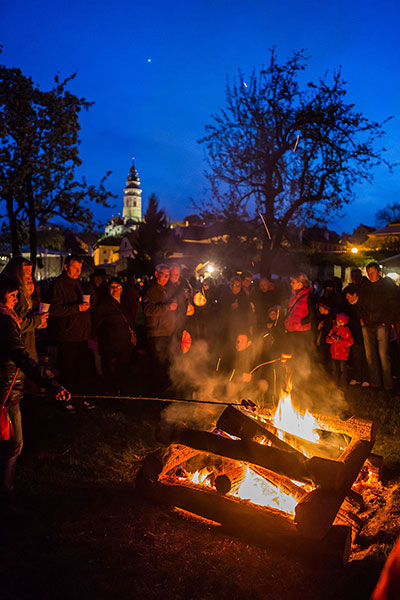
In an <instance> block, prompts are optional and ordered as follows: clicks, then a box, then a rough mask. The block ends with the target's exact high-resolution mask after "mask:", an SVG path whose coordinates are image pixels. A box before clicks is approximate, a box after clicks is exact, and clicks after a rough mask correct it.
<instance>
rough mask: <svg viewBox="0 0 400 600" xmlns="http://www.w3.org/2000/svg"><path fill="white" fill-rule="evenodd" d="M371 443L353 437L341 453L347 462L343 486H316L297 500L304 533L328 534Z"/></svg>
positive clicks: (297, 517) (342, 458)
mask: <svg viewBox="0 0 400 600" xmlns="http://www.w3.org/2000/svg"><path fill="white" fill-rule="evenodd" d="M372 446H373V442H367V441H366V440H354V441H352V442H351V444H350V445H349V446H348V447H347V448H346V450H345V451H344V452H343V454H342V456H341V457H340V462H341V463H342V464H343V466H344V477H343V482H342V486H341V487H340V488H339V489H337V490H330V491H328V490H326V489H325V490H324V489H321V488H320V489H316V490H313V491H312V492H310V493H309V494H307V495H306V496H305V497H304V498H303V499H302V500H301V501H300V502H299V503H298V505H297V506H296V517H295V521H296V525H297V528H298V530H299V532H300V533H301V534H302V535H305V536H307V537H310V538H313V539H322V538H323V537H324V536H325V535H326V534H327V532H328V531H329V529H330V527H331V526H332V523H333V521H334V519H335V517H336V515H337V513H338V511H339V509H340V507H341V505H342V502H343V500H344V499H345V497H346V496H347V494H348V493H349V490H350V488H351V486H352V485H353V483H354V481H355V479H356V478H357V475H358V473H359V471H360V469H361V467H362V465H363V463H364V461H365V460H366V458H367V456H368V455H369V453H370V450H371V448H372Z"/></svg>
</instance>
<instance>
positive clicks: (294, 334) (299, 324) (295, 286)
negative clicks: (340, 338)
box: [285, 273, 314, 359]
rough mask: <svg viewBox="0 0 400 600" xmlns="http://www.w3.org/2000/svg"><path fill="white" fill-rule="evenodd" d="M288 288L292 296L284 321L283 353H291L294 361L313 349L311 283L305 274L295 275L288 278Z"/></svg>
mask: <svg viewBox="0 0 400 600" xmlns="http://www.w3.org/2000/svg"><path fill="white" fill-rule="evenodd" d="M290 286H291V288H292V294H291V296H290V298H289V305H288V312H287V315H286V319H285V328H286V344H285V345H287V348H285V351H286V352H291V353H292V354H293V358H294V359H296V358H297V359H299V358H300V359H301V358H302V357H303V356H304V355H309V353H310V350H312V349H313V348H314V339H313V332H312V323H313V321H314V314H313V305H312V296H311V281H310V280H309V279H308V277H307V275H305V273H297V274H296V275H293V276H292V277H291V278H290Z"/></svg>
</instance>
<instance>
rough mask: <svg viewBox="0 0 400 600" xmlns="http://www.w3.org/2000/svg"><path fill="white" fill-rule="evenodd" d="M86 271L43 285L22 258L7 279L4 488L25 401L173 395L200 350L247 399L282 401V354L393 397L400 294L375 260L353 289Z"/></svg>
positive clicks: (0, 366) (295, 281)
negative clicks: (32, 397)
mask: <svg viewBox="0 0 400 600" xmlns="http://www.w3.org/2000/svg"><path fill="white" fill-rule="evenodd" d="M81 270H82V259H81V258H80V257H79V256H73V255H72V256H68V257H67V259H66V261H65V266H64V269H63V271H62V273H61V274H60V276H59V277H57V278H56V279H54V280H53V281H51V282H41V285H40V286H39V285H38V284H37V283H35V282H34V280H33V278H32V264H31V262H30V261H29V260H27V259H25V258H22V257H19V256H16V257H14V258H12V259H11V260H10V261H9V262H8V264H7V265H6V267H5V268H4V269H3V271H2V273H1V274H0V330H1V334H2V335H1V339H2V342H1V345H0V394H1V400H0V401H1V407H2V408H4V407H5V408H6V409H7V411H8V415H9V418H10V420H11V423H12V427H13V430H14V435H13V436H12V437H10V440H8V441H7V442H5V441H3V442H1V443H0V463H1V465H0V469H1V474H0V476H1V481H0V485H1V489H2V492H11V491H12V489H13V481H14V473H15V465H16V461H17V457H18V455H19V454H20V452H21V449H22V444H23V438H22V427H21V416H20V410H19V403H20V400H21V398H22V397H23V395H24V394H32V393H35V391H36V393H38V392H40V389H42V390H43V389H45V390H47V391H48V392H49V393H52V394H53V395H54V396H55V398H56V399H58V400H63V401H65V402H63V403H62V406H64V410H66V411H67V412H70V413H74V412H75V411H76V408H77V403H78V402H79V400H78V398H79V396H85V395H90V394H92V395H93V394H96V393H97V394H99V393H103V394H104V393H106V394H109V395H115V396H118V395H121V394H128V395H129V394H139V395H142V396H143V395H146V394H147V395H151V396H153V397H154V396H155V397H157V396H158V397H168V395H174V394H175V393H176V392H177V389H178V388H179V389H180V390H182V384H184V381H182V380H180V381H177V380H176V378H174V377H173V375H172V373H173V370H174V369H173V365H174V364H175V365H176V364H179V363H182V361H186V363H185V364H187V365H189V364H190V361H191V360H195V357H194V354H195V353H196V352H197V348H199V344H203V346H202V348H203V349H204V347H205V348H207V351H206V355H205V359H204V360H206V361H207V362H208V368H209V373H210V375H212V376H213V377H216V378H220V381H221V382H222V383H224V384H225V385H226V384H232V385H234V384H236V385H237V386H239V387H237V390H238V392H237V393H241V391H242V390H241V388H240V386H244V388H246V389H247V391H249V390H250V389H252V390H253V392H252V393H254V394H255V396H256V395H257V393H260V394H263V395H265V394H268V393H271V390H272V388H273V387H274V388H276V385H277V382H276V371H275V370H274V371H272V369H271V368H269V367H268V365H271V364H275V362H276V361H279V360H281V361H282V357H285V358H284V360H285V361H286V360H288V359H289V358H290V359H291V371H292V373H293V374H294V375H295V374H296V372H300V371H301V370H302V369H304V364H305V361H306V362H307V361H308V364H312V365H316V364H319V365H320V367H321V368H322V369H323V370H324V371H325V373H326V376H327V377H329V378H331V379H332V380H334V381H336V382H337V385H338V386H340V387H345V386H347V385H350V386H353V385H360V386H362V387H365V388H366V387H373V388H379V387H383V388H384V389H385V390H387V391H391V390H392V389H393V380H394V378H395V377H396V376H397V370H398V354H399V353H398V330H399V322H400V302H399V299H400V298H399V291H400V290H399V288H398V287H397V286H396V285H395V283H394V282H393V281H392V280H391V279H388V278H385V277H382V273H381V270H380V267H379V265H378V264H377V263H375V262H372V263H370V264H369V265H367V267H366V276H363V275H362V272H361V270H359V269H354V270H353V271H352V272H351V283H349V284H348V285H347V286H346V287H345V288H344V289H342V281H341V280H340V279H339V278H332V279H330V280H327V281H324V282H322V283H321V282H320V281H319V280H315V281H313V282H311V281H310V280H309V279H308V277H307V276H306V275H305V274H304V273H297V274H293V275H292V276H291V277H290V279H289V281H288V282H286V281H285V280H283V279H279V280H271V279H269V278H267V277H263V276H261V277H257V278H255V277H253V274H252V273H251V272H248V271H245V272H242V273H241V274H240V275H238V274H236V273H232V274H229V276H228V277H226V276H225V278H220V279H213V278H211V277H206V278H196V277H195V276H194V275H192V274H190V273H187V272H185V273H183V272H182V271H181V268H180V266H179V265H177V264H169V265H167V264H160V265H158V266H157V267H156V269H155V273H154V276H153V277H152V278H149V279H147V280H146V279H144V280H142V281H140V284H139V283H138V282H137V281H136V279H135V277H134V276H132V275H130V276H127V277H125V278H124V280H122V279H120V278H119V277H110V278H107V275H106V272H105V270H104V269H96V270H95V271H94V272H93V274H92V275H91V277H90V280H89V281H83V280H82V279H81ZM225 275H226V274H225ZM289 282H290V283H289ZM38 348H39V354H38ZM38 356H40V359H41V360H40V361H39V360H38ZM203 356H204V351H203ZM52 358H53V359H54V360H53V361H52ZM39 362H40V364H39ZM49 366H52V369H49V368H48V367H49ZM203 372H204V371H203ZM180 373H181V374H182V370H181V371H180ZM272 373H273V374H274V381H272ZM181 379H182V378H181ZM183 379H184V378H183ZM58 381H59V382H60V383H58ZM201 384H202V383H201V382H199V384H198V385H201ZM278 385H279V382H278ZM193 387H195V386H193V382H192V388H193ZM268 390H269V392H268ZM186 391H187V392H189V393H190V392H193V389H188V390H186ZM71 394H72V399H71ZM250 396H251V395H248V397H250ZM80 402H81V406H82V407H84V408H85V409H87V410H91V409H92V408H93V405H92V404H91V403H90V402H88V401H86V400H83V401H82V399H81V401H80Z"/></svg>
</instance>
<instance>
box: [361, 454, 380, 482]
mask: <svg viewBox="0 0 400 600" xmlns="http://www.w3.org/2000/svg"><path fill="white" fill-rule="evenodd" d="M365 466H366V467H368V470H369V472H370V473H372V475H373V476H374V477H375V479H377V480H378V481H380V479H381V477H382V468H383V456H380V455H379V454H370V455H369V456H368V458H367V460H366V461H365Z"/></svg>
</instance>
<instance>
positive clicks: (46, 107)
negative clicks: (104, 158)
mask: <svg viewBox="0 0 400 600" xmlns="http://www.w3.org/2000/svg"><path fill="white" fill-rule="evenodd" d="M74 77H75V74H74V75H72V76H71V77H68V78H66V79H64V80H63V81H60V80H59V78H58V77H57V76H56V77H55V80H54V87H53V88H52V89H50V90H49V91H41V90H40V89H39V87H38V86H36V85H35V84H34V82H33V81H32V79H31V78H30V77H26V76H25V75H23V73H22V72H21V70H20V69H17V68H8V67H6V66H4V65H0V201H2V202H4V203H5V207H6V215H7V217H8V220H9V224H10V230H11V235H12V246H13V253H17V252H18V251H19V244H20V232H19V227H20V224H21V222H22V223H23V224H24V225H25V227H27V228H28V230H29V237H30V245H31V255H32V259H33V260H35V258H36V244H37V241H36V227H37V225H42V224H46V223H47V222H48V221H49V220H50V219H51V218H52V217H55V216H58V217H62V218H64V219H66V220H67V221H68V222H70V223H79V224H81V225H84V224H86V225H88V224H90V223H91V220H92V214H91V211H90V209H89V203H91V202H93V201H94V202H97V203H100V204H102V205H103V206H107V200H108V198H110V196H111V194H110V193H109V192H108V191H107V190H106V189H105V187H104V182H105V179H106V177H107V175H108V174H107V175H106V176H105V177H104V178H103V179H102V180H101V182H100V184H99V186H98V187H95V186H94V185H88V184H87V182H86V180H85V179H84V178H82V179H81V180H77V179H76V178H75V169H76V167H78V166H79V165H80V164H81V160H80V158H79V144H80V140H79V130H80V125H79V114H80V112H81V111H82V110H88V109H89V107H90V106H91V104H92V103H91V102H88V101H87V100H85V99H84V98H78V97H77V96H75V95H74V94H72V93H71V92H69V91H68V90H67V84H68V83H69V82H70V81H71V80H72V79H73V78H74Z"/></svg>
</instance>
